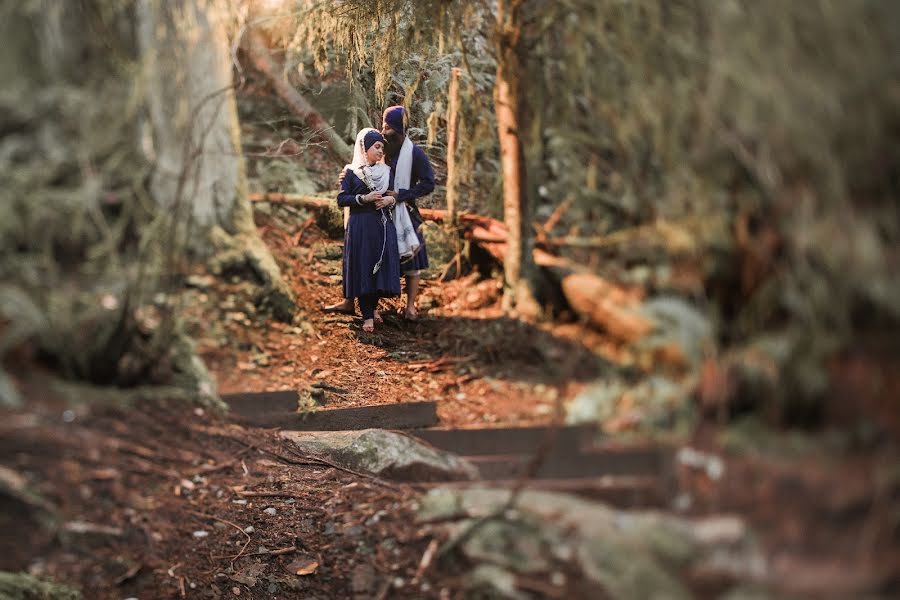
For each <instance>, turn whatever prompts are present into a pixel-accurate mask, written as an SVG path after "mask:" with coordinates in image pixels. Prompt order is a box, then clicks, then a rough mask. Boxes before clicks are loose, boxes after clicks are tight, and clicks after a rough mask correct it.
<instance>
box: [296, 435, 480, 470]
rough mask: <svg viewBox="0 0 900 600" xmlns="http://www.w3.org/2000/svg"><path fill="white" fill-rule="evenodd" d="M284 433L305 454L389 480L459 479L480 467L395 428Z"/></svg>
mask: <svg viewBox="0 0 900 600" xmlns="http://www.w3.org/2000/svg"><path fill="white" fill-rule="evenodd" d="M280 435H281V436H282V437H283V438H284V439H286V440H288V441H289V442H291V443H293V444H294V446H295V447H296V449H297V450H298V451H299V452H300V453H301V454H306V455H311V456H318V457H321V458H325V459H328V460H329V461H331V462H334V463H337V464H339V465H341V466H342V467H346V468H348V469H351V470H353V471H358V472H361V473H368V474H370V475H376V476H378V477H384V478H387V479H396V480H400V481H404V480H408V481H458V480H471V479H476V478H477V477H478V471H477V469H476V468H475V467H474V466H473V465H472V464H471V463H469V462H468V461H466V460H463V459H461V458H459V457H458V456H456V455H455V454H451V453H449V452H443V451H440V450H437V449H435V448H433V447H431V446H428V445H426V444H423V443H422V442H420V441H418V440H416V439H415V438H413V437H411V436H407V435H403V434H401V433H396V432H393V431H386V430H383V429H364V430H361V431H321V432H299V431H283V432H281V434H280Z"/></svg>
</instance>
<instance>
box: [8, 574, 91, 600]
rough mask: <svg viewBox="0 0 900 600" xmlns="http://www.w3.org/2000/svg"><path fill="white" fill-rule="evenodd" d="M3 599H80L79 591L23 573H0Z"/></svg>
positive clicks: (81, 597)
mask: <svg viewBox="0 0 900 600" xmlns="http://www.w3.org/2000/svg"><path fill="white" fill-rule="evenodd" d="M0 598H2V599H3V600H82V599H83V596H82V595H81V592H79V591H78V590H76V589H73V588H70V587H68V586H64V585H59V584H56V583H50V582H47V581H43V580H41V579H38V578H37V577H32V576H31V575H26V574H24V573H0Z"/></svg>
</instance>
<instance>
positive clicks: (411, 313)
mask: <svg viewBox="0 0 900 600" xmlns="http://www.w3.org/2000/svg"><path fill="white" fill-rule="evenodd" d="M404 314H405V315H406V320H407V321H416V320H418V318H419V311H418V310H416V307H415V306H407V307H406V311H405V313H404Z"/></svg>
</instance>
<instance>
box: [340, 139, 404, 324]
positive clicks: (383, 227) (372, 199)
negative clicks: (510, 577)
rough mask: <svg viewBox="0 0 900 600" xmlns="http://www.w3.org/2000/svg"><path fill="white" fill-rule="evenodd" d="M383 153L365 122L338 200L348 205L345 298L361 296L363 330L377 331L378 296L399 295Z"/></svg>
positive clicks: (392, 201) (381, 143) (390, 199)
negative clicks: (385, 193) (376, 309)
mask: <svg viewBox="0 0 900 600" xmlns="http://www.w3.org/2000/svg"><path fill="white" fill-rule="evenodd" d="M382 158H384V137H383V136H382V135H381V133H380V132H379V131H378V130H377V129H373V128H371V127H367V128H365V129H363V130H361V131H360V132H359V134H357V136H356V144H355V145H354V147H353V161H352V162H351V163H350V164H349V165H347V167H346V170H345V176H344V180H343V181H342V182H341V191H340V193H339V194H338V197H337V202H338V206H339V207H341V208H344V207H349V208H350V219H349V221H347V228H346V231H345V233H344V265H343V266H344V298H348V299H351V298H359V308H360V310H361V311H362V316H363V330H364V331H374V330H375V307H376V306H377V304H378V299H379V298H384V297H390V296H399V295H400V254H399V252H398V251H397V231H396V229H395V228H394V223H393V221H392V218H391V211H390V208H391V207H393V206H394V204H396V200H395V199H394V198H393V197H391V196H386V195H384V192H386V191H387V188H388V182H389V180H390V177H391V170H390V168H389V167H388V166H387V165H385V164H384V163H382V162H380V161H381V159H382Z"/></svg>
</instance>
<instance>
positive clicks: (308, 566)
mask: <svg viewBox="0 0 900 600" xmlns="http://www.w3.org/2000/svg"><path fill="white" fill-rule="evenodd" d="M287 568H288V571H290V572H291V573H293V574H294V575H312V574H313V573H315V572H316V571H317V570H318V569H319V561H317V560H316V559H314V558H298V559H297V560H295V561H293V562H291V564H289V565H288V567H287Z"/></svg>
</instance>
